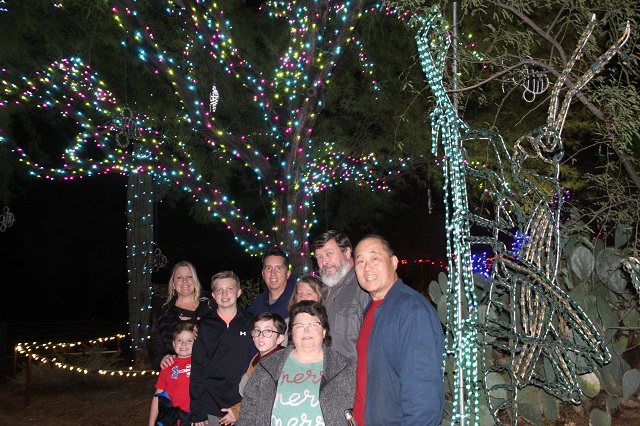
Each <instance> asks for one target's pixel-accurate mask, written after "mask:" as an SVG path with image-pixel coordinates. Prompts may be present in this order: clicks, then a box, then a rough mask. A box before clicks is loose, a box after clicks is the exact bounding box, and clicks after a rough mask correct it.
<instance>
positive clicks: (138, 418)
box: [0, 372, 155, 426]
mask: <svg viewBox="0 0 640 426" xmlns="http://www.w3.org/2000/svg"><path fill="white" fill-rule="evenodd" d="M67 374H72V375H73V374H80V373H70V372H67ZM71 381H73V382H76V379H71ZM154 384H155V378H154V377H149V376H146V377H137V378H121V377H119V378H111V380H104V381H101V382H100V383H97V382H90V383H77V384H76V385H73V386H62V388H63V389H60V390H55V389H36V390H32V391H31V392H30V393H29V395H28V400H29V404H28V406H27V394H26V389H25V387H24V386H23V385H22V384H18V383H16V382H13V381H12V379H11V378H3V380H2V385H1V386H0V425H11V426H25V425H41V426H42V425H45V426H63V425H64V426H74V425H94V426H115V425H139V426H142V425H146V424H147V421H148V418H149V405H150V403H151V397H152V395H153V391H154V386H153V385H154Z"/></svg>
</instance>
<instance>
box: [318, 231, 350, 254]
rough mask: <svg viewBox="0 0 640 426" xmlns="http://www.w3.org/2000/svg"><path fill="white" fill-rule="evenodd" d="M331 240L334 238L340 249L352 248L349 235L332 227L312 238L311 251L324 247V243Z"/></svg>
mask: <svg viewBox="0 0 640 426" xmlns="http://www.w3.org/2000/svg"><path fill="white" fill-rule="evenodd" d="M331 240H335V241H336V244H337V245H338V247H340V250H342V251H345V250H346V249H353V247H352V246H351V240H349V237H347V235H346V234H344V233H342V232H340V231H336V230H333V229H332V230H330V231H327V232H324V233H322V234H320V235H319V236H318V237H317V238H316V239H315V240H313V243H312V244H311V248H312V249H313V251H316V250H317V249H319V248H322V247H324V245H325V244H327V243H328V242H329V241H331Z"/></svg>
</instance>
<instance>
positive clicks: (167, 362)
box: [160, 354, 176, 368]
mask: <svg viewBox="0 0 640 426" xmlns="http://www.w3.org/2000/svg"><path fill="white" fill-rule="evenodd" d="M175 357H176V356H175V355H171V354H166V355H165V356H164V357H162V361H160V368H167V367H170V366H172V365H173V359H174V358H175Z"/></svg>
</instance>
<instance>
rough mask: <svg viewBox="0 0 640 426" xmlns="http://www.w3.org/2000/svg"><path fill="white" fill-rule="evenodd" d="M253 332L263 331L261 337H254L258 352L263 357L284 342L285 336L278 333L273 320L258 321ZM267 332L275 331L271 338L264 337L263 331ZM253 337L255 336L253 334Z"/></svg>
mask: <svg viewBox="0 0 640 426" xmlns="http://www.w3.org/2000/svg"><path fill="white" fill-rule="evenodd" d="M253 330H260V331H261V333H260V335H259V336H254V337H253V344H254V345H256V349H257V350H258V352H260V354H261V355H265V354H267V353H268V352H269V351H270V350H272V349H273V348H275V347H276V346H278V345H279V344H280V343H282V342H283V341H284V334H278V333H276V331H277V328H276V325H275V324H274V323H273V320H267V321H256V323H255V324H254V325H253ZM265 330H271V331H273V334H272V335H271V337H264V334H262V331H265ZM251 335H252V336H253V333H252V334H251Z"/></svg>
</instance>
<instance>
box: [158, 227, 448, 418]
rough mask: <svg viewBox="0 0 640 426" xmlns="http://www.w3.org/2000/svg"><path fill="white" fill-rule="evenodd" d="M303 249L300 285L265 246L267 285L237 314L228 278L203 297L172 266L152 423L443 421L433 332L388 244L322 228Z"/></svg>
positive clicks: (188, 273)
mask: <svg viewBox="0 0 640 426" xmlns="http://www.w3.org/2000/svg"><path fill="white" fill-rule="evenodd" d="M311 248H312V252H313V255H314V257H315V259H316V261H317V264H318V275H319V277H318V276H316V275H304V276H302V277H300V278H299V279H298V280H295V279H294V278H293V277H291V269H290V264H289V260H288V257H287V255H286V253H285V252H284V251H283V250H280V249H277V248H272V249H268V250H267V251H266V252H265V253H264V257H263V265H262V277H263V279H264V282H265V284H266V289H265V290H264V291H263V292H262V293H260V294H259V295H258V296H257V297H256V299H255V300H253V302H252V303H251V305H250V306H249V307H248V308H247V310H246V311H244V310H243V309H242V308H240V307H239V306H238V303H237V302H238V298H239V297H240V295H241V294H242V288H241V285H240V280H239V278H238V277H237V276H236V274H234V273H233V272H231V271H225V272H220V273H217V274H215V275H214V276H213V278H212V280H211V294H212V299H213V300H211V299H209V298H208V297H203V294H202V290H201V286H200V282H199V281H198V277H197V275H196V271H195V268H194V267H193V265H192V264H190V263H189V262H180V263H178V264H176V265H175V266H174V268H173V271H172V274H171V278H170V280H169V297H168V300H167V302H166V303H165V304H164V305H163V306H162V307H161V309H160V310H159V311H158V312H157V313H156V315H155V316H154V318H153V324H152V328H151V338H150V340H149V345H148V349H149V357H150V360H151V362H152V364H153V366H154V367H155V368H156V369H159V370H160V375H159V377H158V380H157V383H156V393H155V395H154V397H153V400H152V404H151V412H150V416H149V425H150V426H155V425H163V426H169V425H174V424H181V425H192V426H204V425H209V426H213V425H217V424H220V425H238V426H268V425H278V426H280V425H282V426H285V425H286V426H294V425H310V426H320V425H327V426H333V425H335V426H338V425H345V424H351V425H357V426H364V425H366V426H376V425H385V426H387V425H438V424H440V421H441V418H442V412H443V408H444V380H443V351H444V337H443V333H442V327H441V325H440V321H439V319H438V315H437V313H436V311H435V309H434V308H433V306H432V305H431V304H430V303H429V301H428V300H427V299H425V298H424V297H423V296H422V295H421V294H420V293H418V292H416V291H415V290H413V289H411V288H410V287H409V286H407V285H405V284H404V283H403V282H402V280H401V279H399V278H398V275H397V272H396V270H397V266H398V258H397V257H396V256H395V255H394V252H393V250H392V249H391V247H390V245H389V243H388V241H387V240H386V239H384V238H383V237H381V236H379V235H368V236H366V237H364V238H363V239H362V240H361V241H360V242H359V243H358V244H357V245H356V247H355V249H353V247H352V245H351V242H350V241H349V238H348V237H347V236H346V235H345V234H344V233H341V232H338V231H327V232H325V233H323V234H322V235H320V236H319V237H318V238H316V240H315V241H314V242H313V244H312V247H311Z"/></svg>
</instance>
